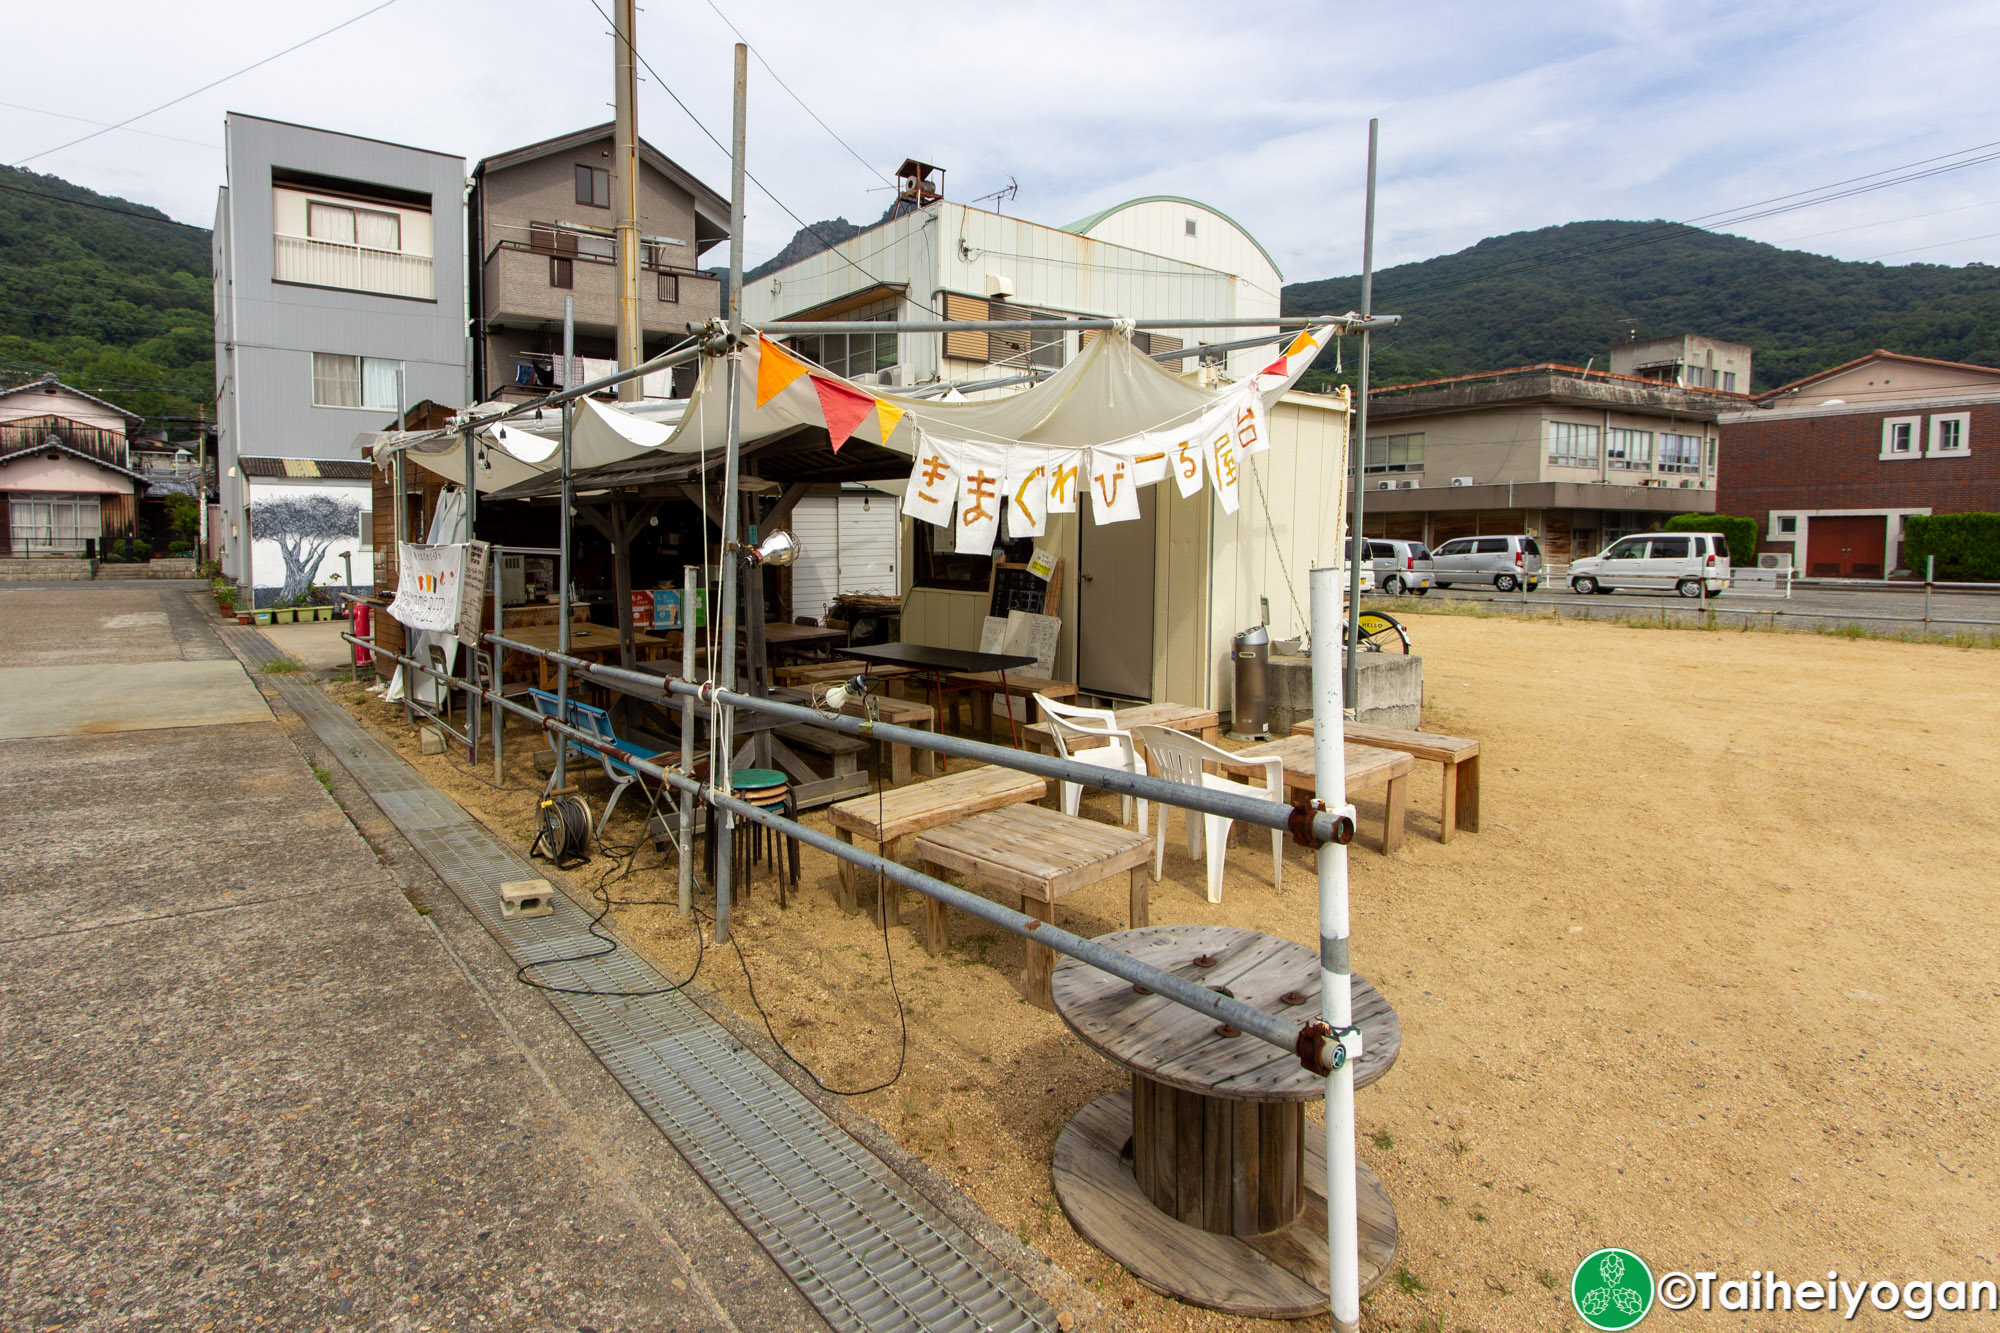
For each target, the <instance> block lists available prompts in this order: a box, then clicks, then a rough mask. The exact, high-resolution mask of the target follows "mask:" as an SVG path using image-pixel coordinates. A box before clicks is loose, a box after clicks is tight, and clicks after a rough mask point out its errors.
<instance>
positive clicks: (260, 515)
mask: <svg viewBox="0 0 2000 1333" xmlns="http://www.w3.org/2000/svg"><path fill="white" fill-rule="evenodd" d="M360 522H361V506H360V505H358V504H356V503H354V501H352V500H343V499H340V498H339V497H337V496H332V495H327V494H325V493H323V492H322V493H312V494H305V495H288V496H285V497H283V498H281V499H271V500H258V501H256V502H255V503H254V504H252V505H251V506H250V535H251V536H252V537H254V538H256V539H257V540H258V541H271V542H276V543H277V544H278V550H279V552H280V553H281V554H282V555H283V556H284V557H285V586H284V587H283V588H281V589H279V590H278V597H279V599H280V600H281V601H282V600H287V599H290V598H294V597H297V596H299V595H301V594H302V593H304V592H305V591H306V590H307V589H308V588H310V587H312V583H313V580H314V579H315V578H318V577H319V565H320V561H322V560H324V559H325V558H326V552H327V548H328V547H330V546H332V545H333V544H334V543H335V542H337V541H341V540H343V539H353V538H354V536H355V534H356V532H357V531H358V529H359V525H360Z"/></svg>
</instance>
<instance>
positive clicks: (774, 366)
mask: <svg viewBox="0 0 2000 1333" xmlns="http://www.w3.org/2000/svg"><path fill="white" fill-rule="evenodd" d="M806 373H807V370H806V363H805V362H803V361H801V360H799V359H798V358H797V357H795V356H793V355H792V354H791V353H789V352H787V351H786V350H785V349H784V348H782V347H780V346H778V344H776V343H774V342H772V341H771V340H770V339H769V338H766V337H765V336H764V335H763V334H761V333H760V334H758V335H757V406H759V407H762V406H763V405H764V404H766V403H768V402H770V401H771V400H772V399H773V398H776V397H777V396H778V395H779V394H780V393H782V392H783V391H784V389H785V386H787V385H788V384H790V383H791V382H792V381H793V380H795V379H797V378H798V377H799V376H801V375H803V374H806ZM835 447H836V448H837V447H838V446H835Z"/></svg>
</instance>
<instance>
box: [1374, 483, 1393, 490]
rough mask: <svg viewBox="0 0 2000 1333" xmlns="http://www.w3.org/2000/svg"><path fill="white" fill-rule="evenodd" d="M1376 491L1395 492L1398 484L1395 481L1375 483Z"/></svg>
mask: <svg viewBox="0 0 2000 1333" xmlns="http://www.w3.org/2000/svg"><path fill="white" fill-rule="evenodd" d="M1375 489H1376V490H1378V491H1393V490H1395V489H1396V483H1395V482H1393V481H1378V482H1376V483H1375Z"/></svg>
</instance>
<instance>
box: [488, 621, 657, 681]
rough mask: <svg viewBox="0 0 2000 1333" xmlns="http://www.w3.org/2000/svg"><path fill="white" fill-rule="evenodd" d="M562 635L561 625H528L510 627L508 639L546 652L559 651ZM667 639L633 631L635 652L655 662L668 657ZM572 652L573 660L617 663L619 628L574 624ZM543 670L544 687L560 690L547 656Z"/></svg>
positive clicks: (554, 665) (540, 664) (570, 646)
mask: <svg viewBox="0 0 2000 1333" xmlns="http://www.w3.org/2000/svg"><path fill="white" fill-rule="evenodd" d="M561 634H562V626H560V625H524V626H522V627H521V628H520V629H514V628H513V627H511V626H509V627H508V629H507V631H506V634H505V637H506V638H509V639H512V640H513V641H514V642H516V643H524V644H527V645H528V646H529V647H531V648H540V649H542V650H543V651H544V652H551V653H552V652H555V651H556V650H557V648H558V647H559V646H560V645H559V641H558V640H559V636H560V635H561ZM669 647H670V645H669V643H668V641H667V640H666V639H664V638H662V637H660V636H659V635H656V634H648V633H647V632H646V631H645V630H642V629H635V630H633V631H632V652H633V655H634V656H635V657H637V658H641V659H646V660H651V659H654V658H659V657H664V656H665V655H666V654H667V652H668V650H669ZM569 652H570V656H571V657H581V658H583V659H585V660H586V661H592V662H614V661H615V659H616V658H617V656H618V652H619V649H618V627H617V626H616V625H575V624H573V625H571V626H570V627H569ZM535 660H536V662H537V663H538V664H539V667H540V676H539V680H540V683H541V687H542V688H543V689H545V690H552V689H554V688H555V687H556V664H555V663H554V662H551V661H549V660H548V659H547V658H546V657H541V658H536V659H535Z"/></svg>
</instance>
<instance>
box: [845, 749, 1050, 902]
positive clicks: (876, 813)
mask: <svg viewBox="0 0 2000 1333" xmlns="http://www.w3.org/2000/svg"><path fill="white" fill-rule="evenodd" d="M1047 787H1048V784H1047V783H1045V782H1043V781H1042V780H1041V779H1040V778H1038V777H1035V776H1033V775H1031V774H1028V773H1016V772H1015V771H1014V770H1012V769H1010V768H995V767H993V766H991V765H990V764H981V765H979V766H978V767H976V768H967V769H961V770H960V771H959V772H956V773H953V774H951V775H949V776H948V777H942V778H938V779H936V780H935V781H932V782H920V783H917V784H916V785H914V786H909V787H898V788H897V789H896V790H894V791H887V792H883V793H882V794H881V795H880V796H862V797H857V798H856V799H854V800H851V801H842V802H841V803H840V804H838V805H836V806H834V807H833V808H832V809H831V810H829V811H827V818H828V819H829V821H830V822H831V823H832V824H833V831H834V834H835V835H836V836H837V837H839V839H840V840H841V841H842V842H844V843H847V844H848V845H849V846H852V845H853V844H854V839H855V837H856V836H857V835H858V836H860V837H863V838H866V839H868V840H869V841H870V842H873V843H874V844H876V846H877V847H878V848H879V849H880V850H881V854H882V856H883V859H885V860H889V861H897V862H900V861H902V860H903V859H904V858H905V857H906V856H907V855H908V853H909V849H910V839H911V838H913V837H915V836H916V835H917V834H919V833H923V832H925V831H926V830H928V829H934V828H937V827H938V826H939V825H941V824H949V823H951V822H952V821H953V820H955V819H963V818H965V817H966V816H967V815H975V814H978V813H979V812H981V811H982V810H993V809H997V808H999V807H1000V806H1003V805H1014V804H1017V803H1019V802H1022V801H1039V800H1040V799H1041V798H1042V793H1043V792H1044V791H1045V790H1047ZM855 874H856V871H855V868H854V864H853V863H852V862H850V861H841V862H840V906H841V910H843V911H845V912H847V913H849V914H852V913H855V912H858V911H860V910H861V902H860V896H859V891H858V889H857V886H856V880H855ZM886 887H887V892H886V893H884V895H883V897H882V898H881V899H880V900H879V901H878V902H877V904H876V907H877V911H878V913H880V914H883V915H888V916H893V917H894V918H895V919H896V920H898V921H900V920H901V919H902V908H901V904H902V892H901V891H900V890H899V889H897V888H896V886H895V885H893V884H891V885H888V886H886ZM891 904H894V905H895V906H894V907H893V909H892V907H891Z"/></svg>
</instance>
